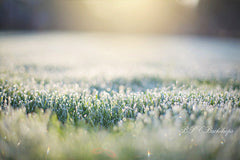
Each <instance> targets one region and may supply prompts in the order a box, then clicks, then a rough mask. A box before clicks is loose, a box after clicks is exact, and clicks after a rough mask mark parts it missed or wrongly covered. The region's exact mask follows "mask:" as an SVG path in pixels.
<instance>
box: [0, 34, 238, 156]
mask: <svg viewBox="0 0 240 160" xmlns="http://www.w3.org/2000/svg"><path fill="white" fill-rule="evenodd" d="M237 44H238V40H231V39H227V40H218V39H211V38H194V37H160V38H159V37H151V36H147V37H141V36H132V37H129V36H119V35H118V36H116V35H115V36H114V35H103V34H100V35H99V34H98V35H95V34H83V33H82V34H79V33H78V34H73V33H64V34H63V33H42V34H10V33H8V34H6V33H1V36H0V45H1V46H0V47H1V50H0V62H1V63H0V69H1V70H0V71H1V72H0V105H1V110H0V159H184V160H185V159H223V160H225V159H239V158H240V154H239V152H238V151H239V147H240V118H239V117H240V92H239V86H240V82H239V80H240V76H239V75H240V74H239V73H240V72H239V61H240V57H239V55H238V51H239V46H238V45H237ZM26 113H27V114H26Z"/></svg>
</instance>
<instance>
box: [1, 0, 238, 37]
mask: <svg viewBox="0 0 240 160" xmlns="http://www.w3.org/2000/svg"><path fill="white" fill-rule="evenodd" d="M88 1H89V3H88ZM113 1H116V4H112V7H113V9H112V10H111V9H109V8H111V5H109V6H108V7H106V6H107V5H103V4H104V3H108V2H109V3H112V2H113ZM117 1H120V0H105V1H104V0H95V1H94V0H0V29H1V30H46V29H47V30H48V29H73V30H83V31H85V30H94V31H119V30H120V31H121V30H123V31H130V32H131V31H137V32H138V31H139V32H141V31H144V32H145V31H146V32H161V33H196V34H197V33H201V34H215V35H234V36H239V35H240V0H199V4H198V6H197V8H194V9H193V8H188V7H186V6H183V5H181V4H180V3H178V1H181V0H155V1H152V2H153V3H152V6H150V7H149V8H147V9H145V11H143V13H142V14H141V10H140V11H139V13H138V12H137V13H135V12H133V11H131V8H130V9H129V10H124V11H117V8H118V6H117V5H118V4H119V3H118V2H117ZM129 1H130V0H129ZM139 2H141V1H139ZM123 3H124V2H123ZM96 6H99V7H98V8H97V7H96ZM123 6H124V5H123ZM94 7H95V10H92V8H94ZM114 7H115V8H114ZM126 8H127V7H126V5H125V9H126ZM139 8H140V7H139ZM107 9H108V10H109V11H108V12H109V14H107V12H106V10H107ZM97 11H98V12H97ZM126 19H127V20H126ZM133 21H134V23H133Z"/></svg>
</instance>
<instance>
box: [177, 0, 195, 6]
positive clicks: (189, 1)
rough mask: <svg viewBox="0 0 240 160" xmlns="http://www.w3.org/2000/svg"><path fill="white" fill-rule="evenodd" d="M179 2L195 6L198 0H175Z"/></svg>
mask: <svg viewBox="0 0 240 160" xmlns="http://www.w3.org/2000/svg"><path fill="white" fill-rule="evenodd" d="M177 1H178V2H179V3H181V4H183V5H186V6H189V7H197V5H198V3H199V0H177Z"/></svg>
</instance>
